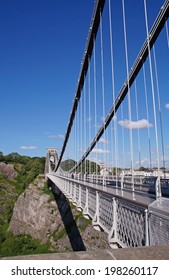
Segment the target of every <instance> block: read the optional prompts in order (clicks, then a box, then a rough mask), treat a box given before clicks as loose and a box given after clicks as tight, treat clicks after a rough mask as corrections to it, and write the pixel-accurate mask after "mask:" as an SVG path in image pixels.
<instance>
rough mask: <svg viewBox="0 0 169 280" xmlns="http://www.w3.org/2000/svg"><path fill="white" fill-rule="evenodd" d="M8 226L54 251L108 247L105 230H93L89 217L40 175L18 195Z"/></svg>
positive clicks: (12, 230) (13, 231)
mask: <svg viewBox="0 0 169 280" xmlns="http://www.w3.org/2000/svg"><path fill="white" fill-rule="evenodd" d="M49 189H50V191H49ZM9 230H10V231H11V232H12V233H13V234H14V235H20V234H27V235H31V236H32V238H34V239H38V240H40V242H41V243H46V242H50V247H51V250H52V251H55V252H67V251H84V250H87V251H88V250H90V251H91V250H98V249H107V248H109V245H108V242H107V234H106V233H104V232H100V231H96V230H95V229H94V228H93V227H92V225H91V221H90V220H88V219H86V218H84V217H83V214H82V212H79V211H77V209H76V207H75V206H73V205H71V204H70V203H69V201H68V200H67V199H66V197H65V196H64V195H63V194H62V193H61V192H60V191H59V189H58V188H57V187H56V186H54V185H53V184H52V183H51V182H50V181H46V180H45V178H44V176H42V175H40V176H38V177H37V178H36V179H35V181H34V182H33V183H32V184H30V185H29V186H28V188H26V190H25V191H24V192H23V193H22V194H21V195H20V196H19V198H18V200H17V201H16V203H15V206H14V209H13V215H12V219H11V221H10V225H9Z"/></svg>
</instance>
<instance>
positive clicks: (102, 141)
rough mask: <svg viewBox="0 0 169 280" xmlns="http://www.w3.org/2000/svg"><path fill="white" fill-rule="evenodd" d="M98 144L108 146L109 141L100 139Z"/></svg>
mask: <svg viewBox="0 0 169 280" xmlns="http://www.w3.org/2000/svg"><path fill="white" fill-rule="evenodd" d="M99 143H105V144H108V143H109V141H108V140H106V139H105V138H103V137H102V138H100V140H99Z"/></svg>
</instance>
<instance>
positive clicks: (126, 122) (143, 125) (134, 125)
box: [119, 119, 153, 129]
mask: <svg viewBox="0 0 169 280" xmlns="http://www.w3.org/2000/svg"><path fill="white" fill-rule="evenodd" d="M119 124H120V125H121V126H124V127H125V128H127V129H138V128H148V127H152V126H153V125H152V124H151V123H149V122H148V121H147V120H146V119H142V120H139V121H135V122H134V121H131V122H130V121H129V120H121V121H119Z"/></svg>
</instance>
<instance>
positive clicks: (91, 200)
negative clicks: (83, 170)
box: [89, 190, 96, 217]
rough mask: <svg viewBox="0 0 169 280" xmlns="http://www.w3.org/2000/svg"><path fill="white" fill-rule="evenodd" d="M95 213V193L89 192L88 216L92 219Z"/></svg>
mask: <svg viewBox="0 0 169 280" xmlns="http://www.w3.org/2000/svg"><path fill="white" fill-rule="evenodd" d="M95 212H96V191H93V190H89V214H90V215H91V217H94V214H95Z"/></svg>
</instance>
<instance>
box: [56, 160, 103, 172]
mask: <svg viewBox="0 0 169 280" xmlns="http://www.w3.org/2000/svg"><path fill="white" fill-rule="evenodd" d="M75 164H76V161H74V160H72V159H67V160H65V161H62V162H61V168H62V169H63V170H64V171H69V170H70V169H71V168H73V167H74V166H75ZM77 172H78V173H79V172H82V173H83V174H85V173H87V174H93V173H97V174H99V173H100V166H99V165H98V164H97V163H96V162H92V161H90V160H85V161H84V162H83V163H82V164H81V165H80V166H79V167H78V168H77Z"/></svg>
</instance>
